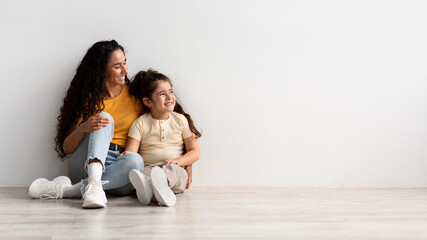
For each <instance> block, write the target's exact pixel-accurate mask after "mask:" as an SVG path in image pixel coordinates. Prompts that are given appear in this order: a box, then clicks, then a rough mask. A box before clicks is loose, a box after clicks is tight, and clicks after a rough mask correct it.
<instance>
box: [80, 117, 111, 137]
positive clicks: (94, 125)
mask: <svg viewBox="0 0 427 240" xmlns="http://www.w3.org/2000/svg"><path fill="white" fill-rule="evenodd" d="M108 124H110V119H108V118H105V117H101V114H100V113H98V114H95V115H93V116H91V117H89V119H88V120H87V121H86V122H84V123H82V124H81V125H80V128H81V130H82V131H83V132H85V133H90V132H93V131H95V130H98V129H101V128H103V127H106V126H108Z"/></svg>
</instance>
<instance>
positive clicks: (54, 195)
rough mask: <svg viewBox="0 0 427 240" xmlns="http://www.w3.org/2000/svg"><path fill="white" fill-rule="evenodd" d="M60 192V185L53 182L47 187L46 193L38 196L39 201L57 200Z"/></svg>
mask: <svg viewBox="0 0 427 240" xmlns="http://www.w3.org/2000/svg"><path fill="white" fill-rule="evenodd" d="M61 191H62V185H61V183H59V182H55V183H54V184H52V185H50V186H49V190H48V191H47V192H46V193H43V194H41V195H40V197H39V198H40V199H43V200H47V199H58V198H59V195H60V193H61Z"/></svg>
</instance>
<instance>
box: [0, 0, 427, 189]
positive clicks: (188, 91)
mask: <svg viewBox="0 0 427 240" xmlns="http://www.w3.org/2000/svg"><path fill="white" fill-rule="evenodd" d="M426 13H427V2H426V1H407V0H401V1H399V0H391V1H375V0H374V1H341V0H325V1H315V0H313V1H297V0H294V1H247V0H227V1H225V0H224V1H204V0H202V1H200V0H193V1H111V0H107V1H105V0H102V1H101V0H98V1H85V0H78V1H57V0H44V1H23V0H14V1H6V0H0V32H1V37H0V43H1V44H0V53H1V57H0V72H1V74H2V77H1V80H0V81H1V83H2V87H1V88H0V97H1V101H0V104H1V113H2V114H1V116H2V124H1V125H0V133H1V137H0V149H1V151H2V153H3V154H2V157H1V160H0V161H1V164H2V165H1V168H0V186H11V187H12V186H13V187H14V186H28V184H29V183H31V181H32V180H34V179H35V178H37V177H47V178H53V177H55V176H57V175H60V174H64V173H66V164H65V163H62V162H61V161H60V160H58V159H57V157H56V153H55V152H54V150H53V146H54V144H53V137H54V130H55V124H56V117H57V114H58V110H59V107H60V106H61V104H62V97H63V96H64V92H65V91H66V89H67V88H68V85H69V83H70V80H71V78H72V76H73V74H74V71H75V68H76V67H77V65H78V63H79V62H80V60H81V58H82V57H83V55H84V54H85V52H86V50H87V49H88V48H89V47H90V46H91V45H92V44H93V43H95V42H96V41H99V40H106V39H116V40H117V41H118V42H119V43H121V44H122V45H123V46H124V47H125V48H126V49H127V58H128V64H129V68H130V69H129V70H130V74H129V76H133V75H134V74H135V73H136V72H137V71H138V70H140V69H147V68H148V67H152V68H155V69H157V70H160V71H161V72H164V73H165V74H167V75H169V76H170V77H171V78H172V80H173V82H174V83H175V89H176V92H177V94H178V96H179V97H180V99H181V101H182V102H183V103H184V105H185V106H186V108H187V109H188V110H189V112H190V113H191V114H192V116H193V118H194V119H195V121H196V123H197V126H198V127H199V128H201V129H203V134H204V135H203V137H202V138H201V139H200V146H201V150H202V158H201V160H200V161H199V162H197V163H196V164H195V166H194V184H193V186H221V187H223V186H322V187H427V161H426V160H427V148H426V145H427V127H426V126H427V125H426V123H427V101H426V92H427V15H426Z"/></svg>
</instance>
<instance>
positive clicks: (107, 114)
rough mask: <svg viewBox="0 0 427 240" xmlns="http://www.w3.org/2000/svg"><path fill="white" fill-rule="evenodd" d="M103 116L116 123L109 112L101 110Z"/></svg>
mask: <svg viewBox="0 0 427 240" xmlns="http://www.w3.org/2000/svg"><path fill="white" fill-rule="evenodd" d="M101 117H103V118H108V119H110V122H111V123H113V124H114V119H113V117H112V116H111V115H110V114H109V113H107V112H101Z"/></svg>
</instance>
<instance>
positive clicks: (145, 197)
mask: <svg viewBox="0 0 427 240" xmlns="http://www.w3.org/2000/svg"><path fill="white" fill-rule="evenodd" d="M129 180H130V182H131V183H132V185H133V187H134V188H135V190H136V197H137V198H138V200H139V201H140V202H141V203H142V204H144V205H148V204H150V202H151V198H152V197H153V191H152V190H151V186H150V184H149V183H148V182H147V180H146V178H145V176H144V175H143V174H142V173H141V172H140V171H138V170H136V169H132V170H131V171H130V172H129Z"/></svg>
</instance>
